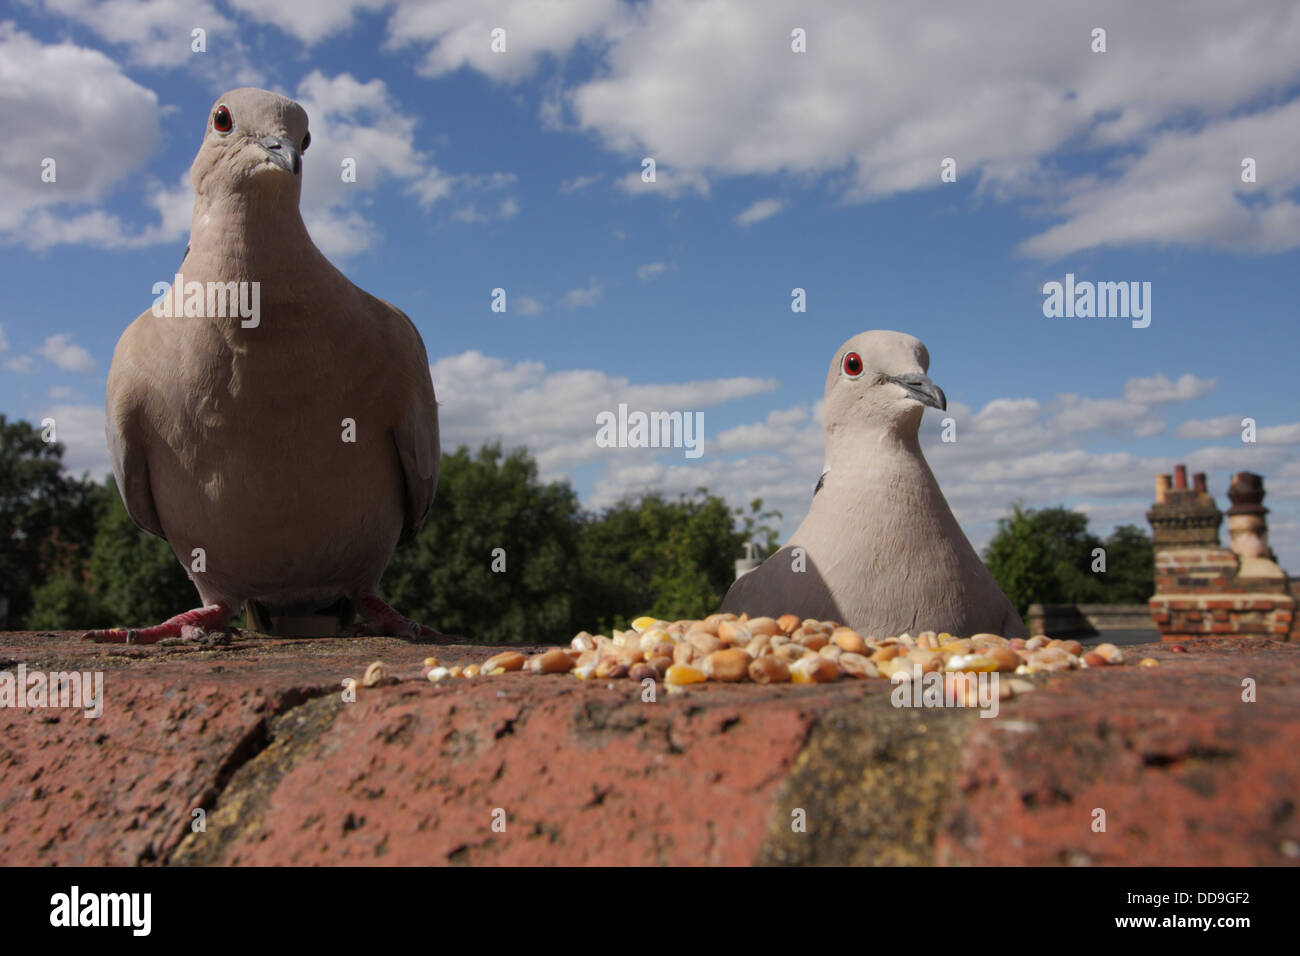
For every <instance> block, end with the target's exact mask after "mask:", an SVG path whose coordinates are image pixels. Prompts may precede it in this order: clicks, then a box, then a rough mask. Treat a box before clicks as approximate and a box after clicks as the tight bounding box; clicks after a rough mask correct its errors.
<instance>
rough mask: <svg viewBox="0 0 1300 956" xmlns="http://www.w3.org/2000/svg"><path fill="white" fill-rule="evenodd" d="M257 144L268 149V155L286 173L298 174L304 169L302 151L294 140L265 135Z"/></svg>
mask: <svg viewBox="0 0 1300 956" xmlns="http://www.w3.org/2000/svg"><path fill="white" fill-rule="evenodd" d="M257 145H258V146H261V147H262V148H263V149H264V150H266V155H267V157H268V158H269V159H270V160H271V162H273V163H275V165H277V166H279V167H280V168H281V169H283V170H284V171H285V172H286V173H293V175H295V176H297V175H298V173H299V171H300V170H301V169H302V153H301V152H300V151H299V149H298V147H297V146H295V145H294V143H293V140H291V139H286V138H285V137H283V136H263V137H262V138H261V139H259V140H258V141H257Z"/></svg>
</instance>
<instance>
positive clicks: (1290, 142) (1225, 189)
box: [1020, 99, 1300, 258]
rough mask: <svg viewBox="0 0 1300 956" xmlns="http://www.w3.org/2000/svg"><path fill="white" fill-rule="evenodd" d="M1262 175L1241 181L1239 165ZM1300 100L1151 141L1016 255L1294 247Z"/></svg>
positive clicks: (1071, 201) (1299, 218)
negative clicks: (1142, 246) (1248, 163)
mask: <svg viewBox="0 0 1300 956" xmlns="http://www.w3.org/2000/svg"><path fill="white" fill-rule="evenodd" d="M1245 156H1249V157H1252V158H1253V159H1255V161H1256V163H1257V165H1258V168H1259V169H1261V170H1267V175H1266V176H1265V175H1263V174H1262V173H1261V174H1260V175H1261V178H1260V180H1259V183H1258V184H1254V185H1247V184H1244V183H1242V181H1241V161H1242V157H1245ZM1297 187H1300V99H1297V100H1294V101H1292V102H1291V103H1289V104H1287V105H1284V106H1278V107H1276V108H1274V109H1268V110H1262V111H1260V112H1258V113H1254V114H1251V115H1247V116H1241V117H1233V118H1231V119H1225V120H1222V121H1219V122H1212V123H1207V124H1206V125H1205V126H1204V127H1203V128H1200V129H1197V130H1195V131H1186V130H1168V131H1165V132H1162V133H1160V134H1159V135H1157V136H1154V137H1153V138H1152V139H1151V140H1150V141H1149V143H1148V144H1146V149H1145V151H1144V152H1143V154H1142V155H1141V156H1139V157H1137V158H1135V159H1134V160H1132V161H1131V162H1127V163H1125V164H1123V167H1122V172H1120V173H1119V174H1118V175H1116V176H1113V177H1105V178H1102V179H1097V180H1095V181H1093V182H1090V183H1088V184H1086V185H1084V186H1083V188H1080V189H1076V190H1074V191H1073V194H1072V195H1071V196H1070V197H1069V198H1068V199H1067V200H1066V201H1065V202H1064V203H1062V205H1061V207H1060V210H1059V213H1060V215H1062V216H1064V218H1065V221H1064V222H1061V223H1059V224H1057V225H1055V226H1052V227H1051V228H1049V229H1047V230H1046V231H1044V232H1042V233H1040V234H1038V235H1036V236H1034V237H1032V238H1030V239H1028V240H1026V241H1025V242H1024V243H1022V244H1021V247H1020V248H1021V250H1022V251H1023V252H1025V253H1027V254H1029V255H1032V256H1040V257H1046V258H1056V257H1059V256H1062V255H1065V254H1067V253H1070V252H1074V251H1076V250H1079V249H1089V248H1093V247H1096V246H1104V245H1114V244H1119V243H1153V244H1167V243H1175V242H1177V243H1190V242H1196V243H1200V244H1203V245H1206V246H1209V247H1212V248H1217V249H1230V250H1238V251H1244V252H1258V253H1275V252H1282V251H1285V250H1288V249H1294V248H1296V247H1297V246H1300V204H1297V203H1296V202H1295V200H1294V199H1292V198H1291V197H1290V194H1291V193H1293V192H1294V190H1295V189H1296V188H1297Z"/></svg>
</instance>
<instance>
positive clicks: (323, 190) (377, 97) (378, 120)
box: [297, 70, 519, 257]
mask: <svg viewBox="0 0 1300 956" xmlns="http://www.w3.org/2000/svg"><path fill="white" fill-rule="evenodd" d="M297 100H298V102H299V103H301V104H302V107H303V109H305V110H306V111H307V115H308V117H309V118H310V123H311V129H312V137H311V138H312V146H311V152H310V154H309V155H308V156H307V157H306V160H305V161H304V163H303V184H302V210H303V219H304V221H305V222H306V223H307V226H308V229H309V230H310V231H311V234H312V239H313V240H314V241H315V242H316V244H317V245H318V246H320V248H321V250H322V251H324V252H325V253H326V254H327V255H331V256H335V257H347V256H349V255H352V254H355V253H358V252H361V251H363V250H365V249H367V248H369V247H371V246H372V245H374V244H376V243H377V242H378V241H379V240H380V238H381V236H382V233H381V231H380V229H379V227H378V226H377V225H376V224H374V223H373V222H371V221H370V220H369V219H368V218H367V217H366V216H365V215H363V214H362V212H361V211H359V210H358V209H357V208H356V206H357V205H358V204H360V203H361V202H363V201H364V199H363V197H365V196H366V195H368V194H369V193H371V192H372V191H374V190H375V189H377V188H379V187H381V186H384V185H385V184H386V183H388V182H394V183H396V184H398V185H399V186H400V187H401V188H404V190H405V192H406V193H407V194H408V195H411V196H414V197H415V199H416V201H417V202H418V203H419V204H420V206H421V207H422V208H425V209H429V208H432V207H433V206H434V205H435V204H437V203H438V202H440V201H442V200H447V201H449V202H450V201H454V200H456V199H458V198H460V199H463V198H464V197H465V196H467V195H479V194H482V193H486V192H493V191H501V190H506V189H508V188H510V187H512V186H513V185H515V183H516V177H515V176H514V174H512V173H503V172H496V173H491V174H487V175H452V174H448V173H445V172H443V171H442V170H441V169H439V168H438V167H437V166H436V165H434V164H433V162H432V161H431V159H430V157H429V156H428V155H427V154H425V153H423V152H421V151H420V150H418V149H417V148H416V145H415V140H416V131H417V127H418V121H417V120H416V118H415V116H413V115H411V114H408V113H405V112H403V111H402V110H401V109H400V108H399V105H398V103H397V102H396V101H395V100H394V98H393V96H392V95H391V94H390V92H389V90H388V87H387V85H386V84H385V83H384V81H383V80H379V79H372V80H370V81H368V82H364V83H363V82H362V81H360V80H358V79H357V78H356V77H354V76H352V75H351V74H348V73H341V74H339V75H337V76H333V77H328V76H326V75H325V74H323V73H321V72H320V71H319V70H313V71H312V72H311V73H309V74H308V75H307V76H306V77H304V78H303V80H302V82H301V83H299V84H298V91H297ZM345 159H351V160H353V161H354V162H355V163H356V182H353V183H346V182H343V179H342V177H341V176H340V175H339V170H340V169H341V164H342V163H343V161H344V160H345ZM518 210H519V204H518V202H517V201H516V200H515V199H514V198H513V197H512V196H505V197H503V198H501V199H499V200H497V201H496V203H495V205H494V207H493V208H490V209H488V210H487V211H480V209H479V207H478V205H477V203H475V202H474V201H470V202H468V203H467V204H466V205H464V206H462V207H460V208H459V209H457V210H455V211H454V212H453V213H452V214H451V218H453V219H454V220H457V221H461V222H487V221H491V220H496V219H507V218H509V217H511V216H513V215H514V214H515V213H516V212H518Z"/></svg>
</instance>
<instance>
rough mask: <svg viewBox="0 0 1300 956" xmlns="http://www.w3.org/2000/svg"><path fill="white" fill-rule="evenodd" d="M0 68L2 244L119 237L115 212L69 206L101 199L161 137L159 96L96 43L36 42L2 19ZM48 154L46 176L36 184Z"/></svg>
mask: <svg viewBox="0 0 1300 956" xmlns="http://www.w3.org/2000/svg"><path fill="white" fill-rule="evenodd" d="M0 74H2V75H3V77H4V92H3V94H0V111H3V113H4V117H5V148H4V150H3V151H0V191H3V193H4V196H5V200H4V202H3V203H2V204H0V241H2V242H9V243H20V244H23V245H26V246H28V247H30V248H38V249H39V248H46V247H48V246H50V245H54V244H56V243H58V242H61V241H90V242H94V243H97V244H99V245H116V244H121V243H122V242H123V241H125V239H124V235H125V233H124V230H123V228H122V225H121V223H120V222H118V220H117V219H116V218H115V217H112V216H108V215H107V214H105V213H103V212H102V211H99V210H94V211H91V212H70V211H69V210H73V209H76V208H77V207H80V206H84V205H85V204H88V203H96V202H99V201H102V200H103V199H104V198H105V197H106V196H107V195H108V194H109V193H110V192H111V191H112V189H113V188H114V187H115V186H117V185H118V184H119V183H121V182H122V181H123V180H124V179H126V178H127V177H128V176H130V175H131V174H133V173H135V172H136V171H137V170H139V169H140V168H141V167H142V166H144V164H145V163H146V162H147V161H148V159H149V157H150V155H151V154H152V153H153V150H154V148H155V146H156V145H157V142H158V138H159V109H158V98H157V96H156V95H155V94H154V93H153V91H151V90H148V89H145V88H144V87H143V86H140V85H139V84H137V83H135V82H134V81H133V80H131V79H130V78H129V77H127V76H125V75H124V74H123V73H122V70H121V67H119V66H118V65H117V64H116V63H114V62H113V61H112V60H111V59H109V58H108V57H107V56H105V55H104V54H103V53H100V52H99V51H98V50H89V49H86V48H84V47H79V46H75V45H73V44H71V43H58V44H43V43H41V42H40V41H39V40H37V39H35V38H34V37H32V36H30V35H29V34H26V33H23V32H21V31H19V30H17V29H16V28H15V27H14V25H13V24H12V23H0ZM91 91H93V95H92V92H91ZM47 158H49V159H52V160H54V163H55V165H54V173H55V176H56V179H55V181H54V182H52V183H49V182H44V181H42V176H41V174H42V169H43V163H44V160H45V159H47ZM67 237H85V238H73V239H71V240H69V239H68V238H67Z"/></svg>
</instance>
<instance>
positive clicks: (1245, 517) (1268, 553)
mask: <svg viewBox="0 0 1300 956" xmlns="http://www.w3.org/2000/svg"><path fill="white" fill-rule="evenodd" d="M1228 498H1229V499H1230V500H1231V501H1232V507H1231V508H1229V509H1228V534H1229V535H1230V536H1231V540H1232V550H1233V551H1234V552H1236V553H1237V554H1238V555H1240V556H1241V557H1243V558H1268V559H1269V560H1270V561H1276V560H1277V559H1276V558H1275V557H1274V556H1273V551H1272V549H1271V548H1270V547H1269V546H1268V521H1267V519H1266V518H1265V517H1264V516H1265V515H1267V514H1268V509H1267V508H1265V507H1264V479H1263V478H1261V477H1260V476H1259V475H1256V474H1254V473H1252V472H1249V471H1240V472H1238V473H1237V474H1236V476H1235V477H1234V478H1233V479H1232V486H1231V487H1229V488H1228Z"/></svg>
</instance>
